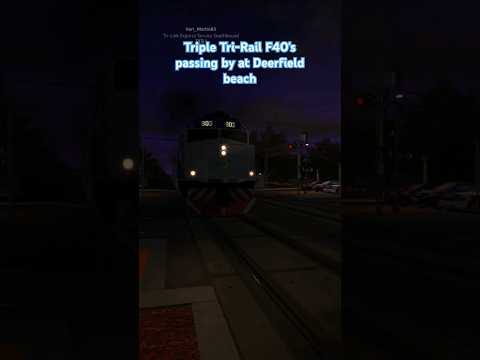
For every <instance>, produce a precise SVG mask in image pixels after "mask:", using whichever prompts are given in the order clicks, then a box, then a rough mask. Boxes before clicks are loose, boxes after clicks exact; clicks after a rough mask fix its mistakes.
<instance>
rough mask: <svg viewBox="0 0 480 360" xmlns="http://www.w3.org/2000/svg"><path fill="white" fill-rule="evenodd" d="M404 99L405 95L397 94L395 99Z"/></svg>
mask: <svg viewBox="0 0 480 360" xmlns="http://www.w3.org/2000/svg"><path fill="white" fill-rule="evenodd" d="M404 97H405V95H403V94H397V95H395V98H396V99H403V98H404Z"/></svg>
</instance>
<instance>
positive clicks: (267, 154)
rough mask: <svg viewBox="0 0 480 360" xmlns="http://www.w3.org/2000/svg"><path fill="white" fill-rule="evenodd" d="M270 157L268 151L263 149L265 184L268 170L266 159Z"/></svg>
mask: <svg viewBox="0 0 480 360" xmlns="http://www.w3.org/2000/svg"><path fill="white" fill-rule="evenodd" d="M269 157H270V153H269V151H268V149H265V157H264V159H263V161H264V163H263V181H264V183H265V184H266V183H267V181H268V175H269V169H268V158H269Z"/></svg>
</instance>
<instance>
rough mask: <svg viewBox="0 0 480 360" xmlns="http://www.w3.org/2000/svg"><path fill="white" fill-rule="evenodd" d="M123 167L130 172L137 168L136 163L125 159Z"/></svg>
mask: <svg viewBox="0 0 480 360" xmlns="http://www.w3.org/2000/svg"><path fill="white" fill-rule="evenodd" d="M122 166H123V168H124V169H125V170H127V171H130V170H133V167H134V166H135V162H134V161H133V159H131V158H125V159H123V161H122Z"/></svg>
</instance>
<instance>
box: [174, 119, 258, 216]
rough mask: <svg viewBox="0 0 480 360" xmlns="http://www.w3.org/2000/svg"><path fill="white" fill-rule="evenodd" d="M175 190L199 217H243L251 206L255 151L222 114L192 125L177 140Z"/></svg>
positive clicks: (234, 122) (244, 133)
mask: <svg viewBox="0 0 480 360" xmlns="http://www.w3.org/2000/svg"><path fill="white" fill-rule="evenodd" d="M178 144H179V147H178V157H177V181H176V183H177V188H178V190H179V191H180V192H181V194H182V195H183V196H184V198H185V199H186V202H187V205H188V206H189V207H190V208H191V209H192V210H193V211H194V212H195V213H197V214H199V215H207V216H233V215H239V214H244V213H247V212H248V211H249V210H250V209H251V208H252V206H253V204H254V203H255V197H254V192H253V190H254V186H255V181H256V173H255V147H254V145H252V144H250V142H249V134H248V130H247V129H246V128H244V127H243V126H242V124H241V123H240V122H239V121H238V120H237V119H233V118H231V117H230V116H228V115H227V114H225V113H223V112H217V113H213V114H210V115H208V116H206V117H204V118H201V119H199V120H197V121H194V122H193V123H192V125H191V126H189V127H187V128H186V129H185V130H184V131H183V132H182V133H181V134H180V138H179V142H178Z"/></svg>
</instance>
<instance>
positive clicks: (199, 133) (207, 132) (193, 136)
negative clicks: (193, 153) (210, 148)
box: [187, 129, 218, 142]
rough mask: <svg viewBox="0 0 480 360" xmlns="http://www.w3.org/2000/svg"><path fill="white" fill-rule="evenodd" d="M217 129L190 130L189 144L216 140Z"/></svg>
mask: <svg viewBox="0 0 480 360" xmlns="http://www.w3.org/2000/svg"><path fill="white" fill-rule="evenodd" d="M217 137H218V130H217V129H190V130H188V136H187V138H188V142H192V141H202V140H210V139H216V138H217Z"/></svg>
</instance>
